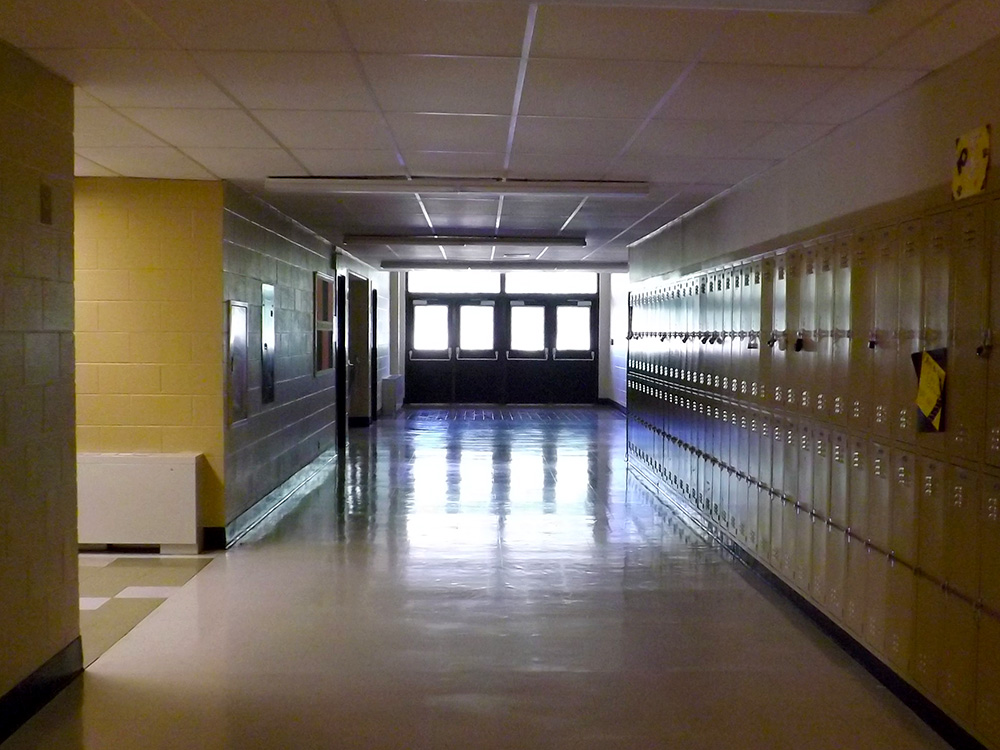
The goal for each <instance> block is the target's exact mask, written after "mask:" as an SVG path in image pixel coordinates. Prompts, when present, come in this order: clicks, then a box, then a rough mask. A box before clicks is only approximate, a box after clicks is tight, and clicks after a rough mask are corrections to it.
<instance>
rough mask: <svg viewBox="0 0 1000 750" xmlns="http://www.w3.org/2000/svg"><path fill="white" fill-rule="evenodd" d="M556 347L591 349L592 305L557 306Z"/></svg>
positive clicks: (560, 348) (561, 349) (570, 349)
mask: <svg viewBox="0 0 1000 750" xmlns="http://www.w3.org/2000/svg"><path fill="white" fill-rule="evenodd" d="M556 349H557V350H559V351H589V350H590V307H589V306H588V307H557V308H556Z"/></svg>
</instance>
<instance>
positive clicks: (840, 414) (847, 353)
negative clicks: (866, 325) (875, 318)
mask: <svg viewBox="0 0 1000 750" xmlns="http://www.w3.org/2000/svg"><path fill="white" fill-rule="evenodd" d="M853 245H854V235H853V234H844V235H841V236H839V237H837V238H836V242H835V246H834V250H833V252H834V256H833V360H832V362H831V366H830V397H831V399H832V405H831V408H830V411H829V414H830V419H831V421H833V422H834V424H839V425H845V424H847V411H848V409H847V404H848V402H849V396H850V387H851V384H850V359H851V291H852V290H851V280H852V277H851V273H852V268H851V254H852V250H853Z"/></svg>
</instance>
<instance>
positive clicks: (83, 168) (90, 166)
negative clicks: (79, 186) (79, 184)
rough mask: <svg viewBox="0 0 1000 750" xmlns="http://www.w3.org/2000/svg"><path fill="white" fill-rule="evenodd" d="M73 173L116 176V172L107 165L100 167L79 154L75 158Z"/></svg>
mask: <svg viewBox="0 0 1000 750" xmlns="http://www.w3.org/2000/svg"><path fill="white" fill-rule="evenodd" d="M73 174H74V175H75V176H77V177H118V176H119V175H118V173H117V172H112V171H111V170H110V169H108V168H107V167H102V166H101V165H100V164H97V163H96V162H92V161H91V160H90V159H87V158H85V157H83V156H80V155H79V154H77V155H76V158H75V166H74V168H73Z"/></svg>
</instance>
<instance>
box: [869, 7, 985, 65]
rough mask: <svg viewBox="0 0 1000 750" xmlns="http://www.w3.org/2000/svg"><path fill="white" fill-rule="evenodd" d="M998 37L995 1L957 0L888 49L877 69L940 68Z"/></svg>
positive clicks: (876, 61)
mask: <svg viewBox="0 0 1000 750" xmlns="http://www.w3.org/2000/svg"><path fill="white" fill-rule="evenodd" d="M998 34H1000V8H998V7H997V2H996V0H959V1H958V2H956V3H955V4H954V5H952V6H950V7H949V8H947V9H946V10H944V11H943V12H942V13H940V14H939V15H937V16H935V17H934V18H932V19H931V20H930V21H928V22H927V23H926V24H924V25H923V26H921V27H919V28H918V29H916V30H915V31H914V32H913V33H912V34H910V35H908V36H907V37H906V38H904V39H902V40H901V41H899V42H898V43H897V44H895V45H893V46H892V47H890V48H889V49H888V50H887V51H886V52H885V54H883V55H881V56H879V57H878V58H877V59H876V60H874V61H873V62H872V63H871V65H872V66H873V67H877V68H909V69H914V68H918V69H921V70H934V69H936V68H940V67H942V66H944V65H947V64H948V63H950V62H952V61H953V60H957V59H958V58H959V57H961V56H962V55H965V54H968V53H969V52H972V51H973V50H974V49H976V48H977V47H979V46H980V45H982V44H984V43H985V42H987V41H989V40H990V39H992V38H993V37H995V36H997V35H998Z"/></svg>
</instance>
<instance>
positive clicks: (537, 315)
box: [510, 306, 545, 352]
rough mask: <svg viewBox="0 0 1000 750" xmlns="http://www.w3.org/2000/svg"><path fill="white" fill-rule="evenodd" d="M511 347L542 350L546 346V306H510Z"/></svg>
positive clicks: (535, 350) (530, 350) (534, 350)
mask: <svg viewBox="0 0 1000 750" xmlns="http://www.w3.org/2000/svg"><path fill="white" fill-rule="evenodd" d="M510 348H511V349H513V350H515V351H519V352H540V351H542V349H544V348H545V308H544V307H527V306H525V307H511V308H510Z"/></svg>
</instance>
